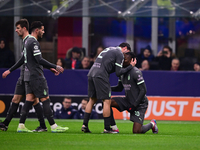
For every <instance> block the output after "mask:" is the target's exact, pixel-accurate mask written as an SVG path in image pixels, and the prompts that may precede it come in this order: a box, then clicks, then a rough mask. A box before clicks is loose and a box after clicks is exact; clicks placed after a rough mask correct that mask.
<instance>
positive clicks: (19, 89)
mask: <svg viewBox="0 0 200 150" xmlns="http://www.w3.org/2000/svg"><path fill="white" fill-rule="evenodd" d="M14 94H15V95H25V94H26V91H25V83H24V80H22V79H20V78H19V79H18V80H17V84H16V86H15V93H14Z"/></svg>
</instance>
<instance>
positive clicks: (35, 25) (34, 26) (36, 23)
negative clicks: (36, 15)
mask: <svg viewBox="0 0 200 150" xmlns="http://www.w3.org/2000/svg"><path fill="white" fill-rule="evenodd" d="M42 26H44V25H43V23H42V22H41V21H34V22H32V23H31V32H33V31H34V30H35V29H37V28H38V29H41V28H42Z"/></svg>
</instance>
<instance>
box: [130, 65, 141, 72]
mask: <svg viewBox="0 0 200 150" xmlns="http://www.w3.org/2000/svg"><path fill="white" fill-rule="evenodd" d="M132 73H134V74H142V72H141V70H140V69H138V68H137V67H135V66H134V67H133V69H132Z"/></svg>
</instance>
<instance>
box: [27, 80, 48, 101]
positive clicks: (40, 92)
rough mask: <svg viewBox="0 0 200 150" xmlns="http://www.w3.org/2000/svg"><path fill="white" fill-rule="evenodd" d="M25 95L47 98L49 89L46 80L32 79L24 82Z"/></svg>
mask: <svg viewBox="0 0 200 150" xmlns="http://www.w3.org/2000/svg"><path fill="white" fill-rule="evenodd" d="M25 86H26V94H30V93H32V94H34V95H35V97H37V98H45V97H47V96H49V88H48V85H47V81H46V79H43V78H40V79H34V80H31V81H28V82H25Z"/></svg>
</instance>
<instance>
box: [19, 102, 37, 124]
mask: <svg viewBox="0 0 200 150" xmlns="http://www.w3.org/2000/svg"><path fill="white" fill-rule="evenodd" d="M33 103H34V102H30V101H27V100H26V101H25V103H24V106H23V107H22V110H21V114H20V121H19V123H23V124H24V123H25V121H26V117H27V115H28V113H29V110H30V109H31V108H32V105H33Z"/></svg>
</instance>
